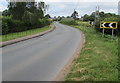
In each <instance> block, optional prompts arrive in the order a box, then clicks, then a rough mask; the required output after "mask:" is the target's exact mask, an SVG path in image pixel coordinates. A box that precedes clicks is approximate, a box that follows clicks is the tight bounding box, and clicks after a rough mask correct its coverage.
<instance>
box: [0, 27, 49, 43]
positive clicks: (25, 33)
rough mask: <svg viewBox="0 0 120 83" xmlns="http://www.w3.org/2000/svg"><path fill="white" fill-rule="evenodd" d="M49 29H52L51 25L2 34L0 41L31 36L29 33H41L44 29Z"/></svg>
mask: <svg viewBox="0 0 120 83" xmlns="http://www.w3.org/2000/svg"><path fill="white" fill-rule="evenodd" d="M49 29H50V26H45V27H42V28H37V29H32V30H27V31H23V32H17V33H10V34H7V35H1V36H0V42H3V41H8V40H12V39H16V38H21V37H25V36H29V35H33V34H37V33H40V32H43V31H46V30H49Z"/></svg>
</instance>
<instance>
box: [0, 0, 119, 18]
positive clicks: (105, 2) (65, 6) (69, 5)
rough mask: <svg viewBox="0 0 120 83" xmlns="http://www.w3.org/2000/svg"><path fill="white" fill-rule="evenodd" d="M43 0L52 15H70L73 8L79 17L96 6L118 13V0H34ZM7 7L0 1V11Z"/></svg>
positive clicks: (108, 11) (105, 10)
mask: <svg viewBox="0 0 120 83" xmlns="http://www.w3.org/2000/svg"><path fill="white" fill-rule="evenodd" d="M20 1H21V0H20ZM23 1H25V0H23ZM36 1H44V2H45V3H46V4H48V5H49V9H48V11H47V12H46V14H50V15H51V16H52V17H54V16H70V15H71V14H72V13H73V11H74V9H75V10H76V11H78V14H79V17H81V16H83V15H84V14H88V15H90V14H91V13H92V12H94V11H95V8H96V6H99V7H100V11H104V12H106V13H115V14H118V2H119V1H120V0H36ZM5 9H7V1H6V0H1V1H0V11H3V10H5Z"/></svg>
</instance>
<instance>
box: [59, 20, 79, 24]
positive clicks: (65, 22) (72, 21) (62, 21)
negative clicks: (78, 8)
mask: <svg viewBox="0 0 120 83" xmlns="http://www.w3.org/2000/svg"><path fill="white" fill-rule="evenodd" d="M60 23H63V24H67V25H76V24H77V23H76V21H75V20H71V19H62V20H61V21H60Z"/></svg>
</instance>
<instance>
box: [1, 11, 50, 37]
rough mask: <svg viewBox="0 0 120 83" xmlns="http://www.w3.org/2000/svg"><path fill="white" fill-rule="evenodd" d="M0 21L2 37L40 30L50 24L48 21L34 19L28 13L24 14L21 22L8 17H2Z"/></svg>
mask: <svg viewBox="0 0 120 83" xmlns="http://www.w3.org/2000/svg"><path fill="white" fill-rule="evenodd" d="M1 20H2V35H5V34H8V33H15V32H21V31H25V30H30V29H35V28H40V27H44V26H47V25H49V24H50V23H51V21H50V20H49V19H45V18H44V19H35V18H34V15H33V14H32V13H30V12H26V13H25V14H24V16H23V21H21V20H15V19H12V18H11V17H10V16H9V17H8V16H2V18H1Z"/></svg>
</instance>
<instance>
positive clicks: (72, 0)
mask: <svg viewBox="0 0 120 83" xmlns="http://www.w3.org/2000/svg"><path fill="white" fill-rule="evenodd" d="M37 1H41V0H37ZM42 1H45V2H118V1H119V0H42Z"/></svg>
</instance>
